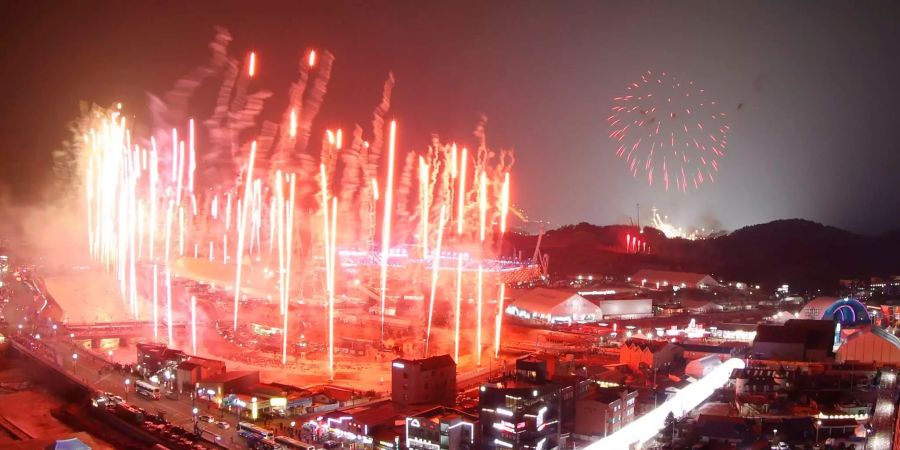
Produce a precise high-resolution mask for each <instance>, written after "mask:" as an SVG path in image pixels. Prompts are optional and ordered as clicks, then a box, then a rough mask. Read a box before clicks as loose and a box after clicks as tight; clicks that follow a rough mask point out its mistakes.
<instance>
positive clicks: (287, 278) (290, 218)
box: [281, 174, 296, 365]
mask: <svg viewBox="0 0 900 450" xmlns="http://www.w3.org/2000/svg"><path fill="white" fill-rule="evenodd" d="M295 181H296V177H295V175H294V174H291V187H290V194H289V201H288V202H289V203H288V212H287V231H286V233H287V243H286V246H287V251H286V252H287V258H286V261H285V268H284V269H285V275H284V286H283V288H282V289H283V290H284V303H285V306H284V312H285V314H284V317H283V319H284V323H283V324H282V325H283V326H282V333H281V338H282V342H281V364H282V365H285V364H287V335H288V316H289V315H290V300H291V297H290V295H291V258H292V255H293V253H294V246H293V243H294V201H295V195H294V194H295V193H296V189H295V185H296V182H295Z"/></svg>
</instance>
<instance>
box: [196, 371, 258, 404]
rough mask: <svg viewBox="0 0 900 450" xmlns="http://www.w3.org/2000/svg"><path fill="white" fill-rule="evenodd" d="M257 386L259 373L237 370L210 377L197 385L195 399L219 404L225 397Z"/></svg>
mask: <svg viewBox="0 0 900 450" xmlns="http://www.w3.org/2000/svg"><path fill="white" fill-rule="evenodd" d="M255 384H259V371H257V370H237V371H232V372H224V373H220V374H216V375H211V376H209V377H207V378H205V379H203V380H200V381H199V382H198V383H197V398H200V399H206V400H209V401H216V402H219V403H221V402H222V401H223V399H224V398H225V397H226V396H229V395H233V394H237V393H240V392H244V391H246V390H247V389H248V388H250V387H251V386H253V385H255Z"/></svg>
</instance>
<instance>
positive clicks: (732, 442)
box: [697, 414, 753, 447]
mask: <svg viewBox="0 0 900 450" xmlns="http://www.w3.org/2000/svg"><path fill="white" fill-rule="evenodd" d="M697 434H698V435H699V436H700V440H701V442H704V443H712V444H727V445H729V446H732V447H734V446H738V445H740V444H742V443H745V442H748V441H750V440H752V439H753V423H752V421H750V420H747V419H744V418H742V417H732V416H708V415H705V414H701V415H700V417H699V418H698V419H697Z"/></svg>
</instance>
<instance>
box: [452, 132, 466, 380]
mask: <svg viewBox="0 0 900 450" xmlns="http://www.w3.org/2000/svg"><path fill="white" fill-rule="evenodd" d="M466 153H467V152H466V148H465V147H463V149H462V155H461V156H460V158H459V166H460V167H459V192H458V193H457V197H458V198H459V206H458V207H457V208H456V212H457V214H458V217H457V218H456V238H457V240H458V241H462V237H463V228H464V224H465V217H466V213H465V209H466V160H467V155H466ZM462 275H463V254H462V252H457V254H456V314H455V315H456V317H455V318H454V319H455V322H456V326H455V330H454V340H453V342H454V347H453V358H454V360H455V361H456V363H457V364H459V322H460V316H461V314H462V282H463V276H462Z"/></svg>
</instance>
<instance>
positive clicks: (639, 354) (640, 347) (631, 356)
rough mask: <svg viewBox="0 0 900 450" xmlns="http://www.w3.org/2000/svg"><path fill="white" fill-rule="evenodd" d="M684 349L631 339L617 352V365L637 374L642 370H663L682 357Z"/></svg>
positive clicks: (667, 343) (662, 343)
mask: <svg viewBox="0 0 900 450" xmlns="http://www.w3.org/2000/svg"><path fill="white" fill-rule="evenodd" d="M683 354H684V349H682V348H681V347H679V346H677V345H675V344H673V343H671V342H669V341H650V340H643V339H631V340H628V341H626V342H625V344H624V345H622V347H621V349H620V351H619V363H620V364H626V365H628V367H629V368H631V370H633V371H635V372H639V371H641V370H644V369H649V370H663V369H667V368H669V367H672V366H673V365H674V364H675V363H676V362H678V360H679V359H680V358H682V357H683Z"/></svg>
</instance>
